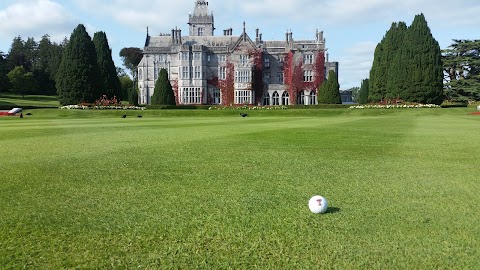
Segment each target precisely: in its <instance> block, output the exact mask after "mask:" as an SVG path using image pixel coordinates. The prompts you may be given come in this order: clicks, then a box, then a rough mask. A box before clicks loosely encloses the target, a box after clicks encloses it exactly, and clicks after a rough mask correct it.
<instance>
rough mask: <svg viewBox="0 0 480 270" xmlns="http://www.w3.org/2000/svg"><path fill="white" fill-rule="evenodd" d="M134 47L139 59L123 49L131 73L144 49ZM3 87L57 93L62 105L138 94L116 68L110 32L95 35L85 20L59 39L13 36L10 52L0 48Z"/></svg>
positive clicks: (1, 89)
mask: <svg viewBox="0 0 480 270" xmlns="http://www.w3.org/2000/svg"><path fill="white" fill-rule="evenodd" d="M135 49H136V50H134V51H135V53H136V58H135V57H133V58H132V57H131V54H132V53H130V51H131V50H130V48H124V49H123V50H122V51H121V53H120V56H121V57H122V59H123V61H124V64H125V66H126V67H127V68H128V69H130V71H131V72H132V73H134V72H133V70H134V66H136V65H138V62H139V61H140V60H137V59H138V58H139V55H140V59H141V53H142V52H141V50H140V49H138V48H135ZM132 61H133V63H132ZM136 61H138V62H136ZM135 62H136V63H135ZM135 68H136V67H135ZM0 92H12V93H17V94H21V95H27V94H38V95H58V96H59V101H60V103H61V104H78V103H82V102H86V103H91V102H94V101H95V100H96V99H98V98H100V97H101V96H103V95H105V96H108V97H109V98H112V97H113V96H115V97H117V99H119V100H128V101H129V102H130V103H134V104H135V103H137V98H138V95H137V89H136V86H134V82H133V81H132V79H131V78H130V76H128V75H127V74H126V73H125V72H124V71H123V69H122V68H119V67H115V64H114V62H113V59H112V51H111V49H110V47H109V44H108V39H107V35H106V33H105V32H101V31H100V32H96V33H95V34H94V36H93V39H92V38H91V37H90V36H89V34H88V33H87V32H86V29H85V27H84V26H83V25H82V24H80V25H78V26H77V27H76V28H75V30H74V31H73V32H72V34H71V36H70V39H67V38H65V39H64V40H63V41H62V42H61V43H56V42H52V41H51V40H50V37H49V36H48V35H44V36H43V37H42V39H41V40H40V41H39V42H36V41H35V40H34V38H28V39H27V40H26V41H24V40H23V39H22V38H21V37H20V36H19V37H16V38H14V39H13V41H12V45H11V47H10V50H9V52H8V54H5V53H3V52H0Z"/></svg>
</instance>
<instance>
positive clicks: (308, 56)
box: [303, 54, 313, 64]
mask: <svg viewBox="0 0 480 270" xmlns="http://www.w3.org/2000/svg"><path fill="white" fill-rule="evenodd" d="M303 62H304V63H305V64H313V54H304V55H303Z"/></svg>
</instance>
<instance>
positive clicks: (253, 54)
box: [248, 49, 263, 104]
mask: <svg viewBox="0 0 480 270" xmlns="http://www.w3.org/2000/svg"><path fill="white" fill-rule="evenodd" d="M248 56H249V57H250V58H253V74H252V75H253V78H252V90H253V91H255V102H254V104H257V103H261V102H262V99H263V51H262V49H251V50H249V51H248Z"/></svg>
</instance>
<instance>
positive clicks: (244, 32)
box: [243, 21, 246, 41]
mask: <svg viewBox="0 0 480 270" xmlns="http://www.w3.org/2000/svg"><path fill="white" fill-rule="evenodd" d="M245 29H246V28H245V21H243V41H245V36H246V30H245Z"/></svg>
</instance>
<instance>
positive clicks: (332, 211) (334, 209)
mask: <svg viewBox="0 0 480 270" xmlns="http://www.w3.org/2000/svg"><path fill="white" fill-rule="evenodd" d="M338 212H340V208H338V207H328V209H327V211H326V212H325V214H335V213H338Z"/></svg>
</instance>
